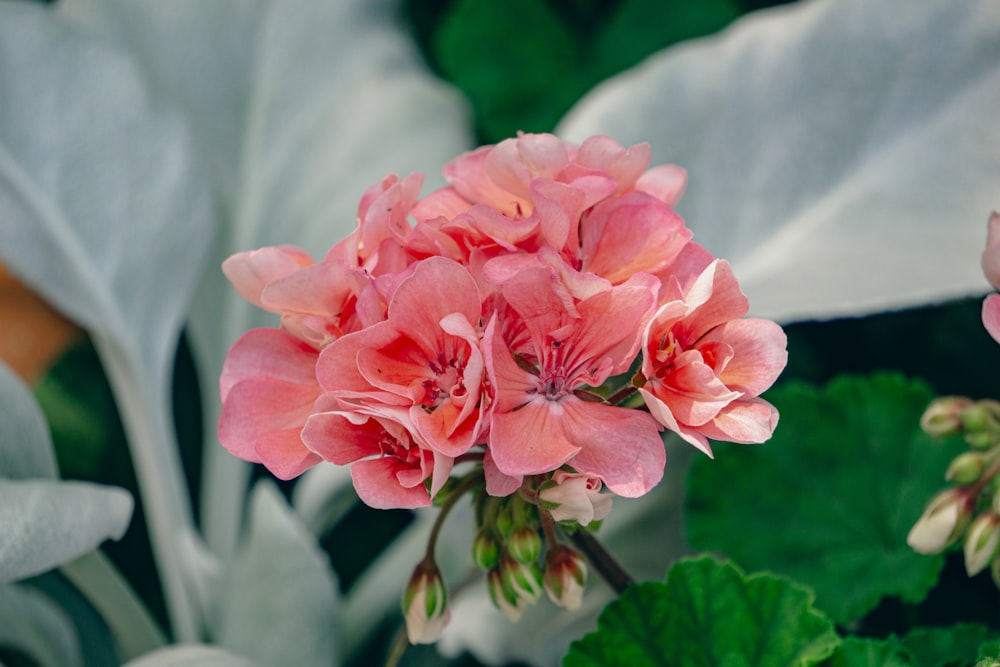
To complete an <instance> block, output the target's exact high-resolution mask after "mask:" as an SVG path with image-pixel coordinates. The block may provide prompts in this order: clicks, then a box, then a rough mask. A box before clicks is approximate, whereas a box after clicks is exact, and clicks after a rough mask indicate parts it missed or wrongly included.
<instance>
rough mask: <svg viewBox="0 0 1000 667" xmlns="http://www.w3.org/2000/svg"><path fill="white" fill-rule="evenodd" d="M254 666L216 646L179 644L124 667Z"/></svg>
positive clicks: (248, 661)
mask: <svg viewBox="0 0 1000 667" xmlns="http://www.w3.org/2000/svg"><path fill="white" fill-rule="evenodd" d="M256 664H257V663H255V662H252V661H251V660H248V659H246V658H244V657H241V656H236V655H233V654H232V653H229V652H228V651H225V650H223V649H221V648H218V647H217V646H207V645H205V644H181V645H177V646H169V647H167V648H163V649H160V650H158V651H154V652H152V653H147V654H146V655H144V656H142V657H139V658H136V659H135V660H131V661H129V662H127V663H126V664H125V665H124V667H254V665H256Z"/></svg>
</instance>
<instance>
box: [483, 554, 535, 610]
mask: <svg viewBox="0 0 1000 667" xmlns="http://www.w3.org/2000/svg"><path fill="white" fill-rule="evenodd" d="M486 588H487V590H488V591H489V593H490V600H492V601H493V606H495V607H496V608H497V609H499V610H500V611H501V612H503V615H504V616H506V617H507V620H508V621H510V622H511V623H517V622H518V621H520V620H521V617H522V616H523V615H524V610H525V609H526V608H527V606H528V601H527V600H525V599H522V598H521V597H519V596H518V595H517V594H516V593H515V592H514V591H513V590H512V589H511V588H510V587H509V586H507V585H506V583H505V582H504V577H503V574H501V572H500V568H499V567H495V568H493V569H492V570H490V571H489V572H487V573H486Z"/></svg>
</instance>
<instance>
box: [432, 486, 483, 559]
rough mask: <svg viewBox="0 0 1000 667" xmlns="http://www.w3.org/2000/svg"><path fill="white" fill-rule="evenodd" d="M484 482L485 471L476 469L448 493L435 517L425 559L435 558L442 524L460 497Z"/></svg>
mask: <svg viewBox="0 0 1000 667" xmlns="http://www.w3.org/2000/svg"><path fill="white" fill-rule="evenodd" d="M482 483H483V473H482V471H476V472H474V473H471V474H470V475H469V476H468V477H466V478H465V479H463V480H462V481H461V482H459V484H458V486H456V487H455V488H454V489H453V490H452V492H451V493H449V494H448V497H447V498H446V499H445V501H444V503H443V504H442V505H441V511H440V512H438V515H437V517H436V518H435V519H434V525H433V526H431V534H430V536H429V537H428V538H427V552H426V554H425V556H424V558H425V560H428V561H433V560H434V549H435V547H436V546H437V540H438V535H439V534H440V533H441V526H443V525H444V520H445V519H446V518H448V514H450V513H451V510H452V509H454V507H455V505H456V504H457V503H458V499H459V498H461V497H462V496H464V495H465V494H466V493H467V492H469V491H471V490H472V489H474V488H476V487H477V486H479V485H480V484H482Z"/></svg>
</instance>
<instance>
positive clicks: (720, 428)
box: [698, 398, 778, 444]
mask: <svg viewBox="0 0 1000 667" xmlns="http://www.w3.org/2000/svg"><path fill="white" fill-rule="evenodd" d="M777 426H778V411H777V410H776V409H775V408H774V406H773V405H771V404H770V403H768V402H767V401H765V400H764V399H762V398H752V399H747V400H741V401H736V402H734V403H731V404H730V405H728V406H727V407H726V409H725V410H723V411H722V412H720V413H719V414H718V415H717V416H716V417H715V418H714V419H713V420H712V421H710V422H708V423H707V424H703V425H702V426H699V427H698V430H699V431H701V432H702V433H704V434H705V435H706V436H708V437H709V438H712V439H713V440H724V441H728V442H737V443H741V444H756V443H761V442H764V441H766V440H768V439H770V437H771V435H772V434H773V433H774V429H775V428H776V427H777Z"/></svg>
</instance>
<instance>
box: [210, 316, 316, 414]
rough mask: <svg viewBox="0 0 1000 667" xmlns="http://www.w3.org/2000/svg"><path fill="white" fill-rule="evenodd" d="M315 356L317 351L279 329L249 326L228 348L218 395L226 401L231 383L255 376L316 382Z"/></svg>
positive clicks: (296, 381)
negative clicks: (248, 329)
mask: <svg viewBox="0 0 1000 667" xmlns="http://www.w3.org/2000/svg"><path fill="white" fill-rule="evenodd" d="M317 358H318V355H317V352H316V350H314V349H313V348H312V347H310V346H308V345H306V344H305V343H303V342H302V341H300V340H298V339H296V338H294V337H292V336H290V335H288V334H287V333H285V332H284V331H281V330H280V329H251V330H250V331H248V332H246V333H245V334H243V335H242V336H241V337H240V338H239V340H237V341H236V342H235V343H233V346H232V347H231V348H229V353H228V354H227V355H226V361H225V363H224V364H223V366H222V374H221V375H220V376H219V395H220V396H221V397H222V401H223V402H225V401H226V399H227V397H228V395H229V392H230V390H231V389H232V388H233V385H235V384H236V383H238V382H241V381H243V380H246V379H249V378H254V377H265V378H273V379H276V380H285V381H287V382H292V383H296V384H301V385H316V384H317V383H316V361H317ZM316 393H319V391H318V387H317V392H316Z"/></svg>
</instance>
